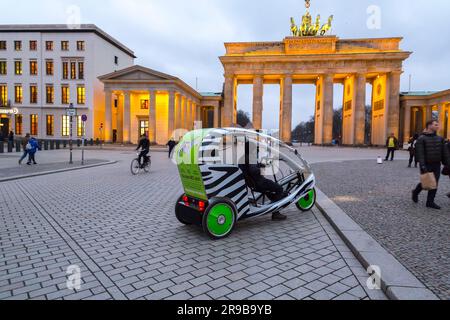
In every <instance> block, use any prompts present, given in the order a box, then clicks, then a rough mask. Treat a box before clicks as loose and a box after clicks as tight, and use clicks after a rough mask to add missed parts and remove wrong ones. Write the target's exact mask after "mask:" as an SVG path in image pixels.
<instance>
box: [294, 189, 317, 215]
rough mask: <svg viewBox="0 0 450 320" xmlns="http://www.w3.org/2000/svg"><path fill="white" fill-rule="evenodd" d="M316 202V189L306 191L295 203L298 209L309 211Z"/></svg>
mask: <svg viewBox="0 0 450 320" xmlns="http://www.w3.org/2000/svg"><path fill="white" fill-rule="evenodd" d="M315 204H316V189H311V190H309V191H308V193H307V194H306V196H304V197H303V198H301V199H300V200H299V201H298V202H297V203H296V204H295V205H296V206H297V208H298V209H299V210H300V211H305V212H306V211H309V210H311V209H312V207H314V205H315Z"/></svg>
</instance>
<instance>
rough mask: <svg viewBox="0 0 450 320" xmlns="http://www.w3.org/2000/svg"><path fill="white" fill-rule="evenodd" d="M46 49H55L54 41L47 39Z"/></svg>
mask: <svg viewBox="0 0 450 320" xmlns="http://www.w3.org/2000/svg"><path fill="white" fill-rule="evenodd" d="M45 50H47V51H53V41H45Z"/></svg>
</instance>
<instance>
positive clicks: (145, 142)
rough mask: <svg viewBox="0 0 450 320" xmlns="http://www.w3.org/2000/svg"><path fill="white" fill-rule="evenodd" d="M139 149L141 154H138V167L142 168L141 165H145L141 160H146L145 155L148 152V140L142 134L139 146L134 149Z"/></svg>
mask: <svg viewBox="0 0 450 320" xmlns="http://www.w3.org/2000/svg"><path fill="white" fill-rule="evenodd" d="M139 149H141V153H139V158H138V161H139V165H140V166H141V168H142V167H143V165H144V164H145V162H144V163H142V159H144V160H147V155H148V154H149V152H150V140H149V139H148V138H147V135H145V134H143V135H142V136H141V140H139V145H138V147H137V148H136V151H137V150H139Z"/></svg>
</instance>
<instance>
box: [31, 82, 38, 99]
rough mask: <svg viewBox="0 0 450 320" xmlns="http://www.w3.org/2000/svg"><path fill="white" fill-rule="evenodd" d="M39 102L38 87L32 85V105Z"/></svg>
mask: <svg viewBox="0 0 450 320" xmlns="http://www.w3.org/2000/svg"><path fill="white" fill-rule="evenodd" d="M37 100H38V92H37V85H35V84H32V85H30V103H37Z"/></svg>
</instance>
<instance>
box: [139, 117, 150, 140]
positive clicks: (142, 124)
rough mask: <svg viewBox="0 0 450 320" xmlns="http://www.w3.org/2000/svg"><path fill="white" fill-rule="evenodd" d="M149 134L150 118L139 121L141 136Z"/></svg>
mask: <svg viewBox="0 0 450 320" xmlns="http://www.w3.org/2000/svg"><path fill="white" fill-rule="evenodd" d="M144 134H145V135H148V120H141V121H139V136H142V135H144Z"/></svg>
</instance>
